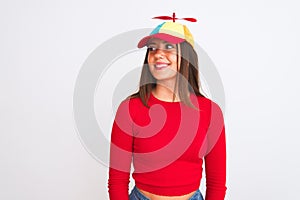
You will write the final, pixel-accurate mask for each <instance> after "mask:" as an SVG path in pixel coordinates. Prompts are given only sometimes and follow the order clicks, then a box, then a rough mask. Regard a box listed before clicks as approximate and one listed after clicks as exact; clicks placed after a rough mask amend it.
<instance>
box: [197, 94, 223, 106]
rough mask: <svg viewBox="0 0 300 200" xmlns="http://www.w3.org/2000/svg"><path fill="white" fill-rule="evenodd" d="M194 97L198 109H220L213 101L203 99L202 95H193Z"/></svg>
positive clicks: (206, 98)
mask: <svg viewBox="0 0 300 200" xmlns="http://www.w3.org/2000/svg"><path fill="white" fill-rule="evenodd" d="M194 96H195V97H196V98H197V100H198V104H199V106H200V107H202V108H203V107H207V108H208V109H212V108H214V109H220V106H219V105H218V103H216V102H215V101H214V100H212V99H210V98H208V97H205V96H203V95H195V94H194Z"/></svg>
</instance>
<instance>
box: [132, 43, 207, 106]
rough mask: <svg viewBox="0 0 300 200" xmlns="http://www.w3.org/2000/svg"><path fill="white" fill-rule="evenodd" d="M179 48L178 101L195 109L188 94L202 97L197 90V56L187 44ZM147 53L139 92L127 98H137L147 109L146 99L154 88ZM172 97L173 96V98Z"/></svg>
mask: <svg viewBox="0 0 300 200" xmlns="http://www.w3.org/2000/svg"><path fill="white" fill-rule="evenodd" d="M179 48H180V52H181V55H180V56H181V62H180V69H179V73H177V76H176V84H175V87H176V86H177V87H178V95H179V99H180V100H181V101H182V102H183V103H184V104H186V105H188V106H190V107H193V108H195V106H194V105H193V104H192V102H191V100H190V98H189V92H190V93H192V94H195V95H196V96H202V97H204V95H203V94H202V93H201V92H200V89H199V88H200V85H199V70H198V56H197V53H196V51H195V50H194V48H193V47H192V46H191V45H190V44H189V43H187V42H182V43H180V45H179ZM177 52H178V51H177ZM148 53H149V50H148V49H147V52H146V56H145V60H144V65H143V68H142V72H141V77H140V83H139V91H138V92H136V93H134V94H132V95H130V96H129V97H128V98H135V97H138V98H140V99H141V101H142V102H143V104H144V105H145V106H146V107H148V108H149V105H148V99H149V97H150V94H151V91H152V89H154V88H155V87H156V79H155V78H154V77H153V76H152V74H151V72H150V70H149V67H148ZM177 60H178V58H177ZM177 68H178V66H177ZM174 96H175V94H174V95H173V97H174ZM173 99H174V98H173Z"/></svg>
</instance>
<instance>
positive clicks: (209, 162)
mask: <svg viewBox="0 0 300 200" xmlns="http://www.w3.org/2000/svg"><path fill="white" fill-rule="evenodd" d="M207 142H208V149H207V154H206V156H205V157H204V159H205V173H206V195H205V200H224V198H225V192H226V189H227V188H226V140H225V126H224V119H223V114H222V111H221V109H220V107H219V106H218V105H217V104H216V103H214V102H212V103H211V119H210V126H209V128H208V131H207Z"/></svg>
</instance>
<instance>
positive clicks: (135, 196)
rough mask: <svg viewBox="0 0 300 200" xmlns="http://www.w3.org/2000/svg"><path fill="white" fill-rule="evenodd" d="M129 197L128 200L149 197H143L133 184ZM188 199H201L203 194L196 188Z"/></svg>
mask: <svg viewBox="0 0 300 200" xmlns="http://www.w3.org/2000/svg"><path fill="white" fill-rule="evenodd" d="M129 199H130V200H150V199H149V198H147V197H145V195H143V194H142V193H141V192H140V191H139V190H138V189H137V187H136V186H134V188H133V189H132V191H131V193H130V195H129ZM188 200H203V196H202V194H201V192H200V190H199V189H198V190H197V191H196V192H195V194H194V195H193V196H192V197H191V198H189V199H188Z"/></svg>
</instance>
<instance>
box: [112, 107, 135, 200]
mask: <svg viewBox="0 0 300 200" xmlns="http://www.w3.org/2000/svg"><path fill="white" fill-rule="evenodd" d="M132 126H133V123H132V120H131V117H130V114H129V101H124V102H122V103H121V104H120V106H119V108H118V110H117V113H116V116H115V119H114V122H113V126H112V132H111V144H110V163H109V178H108V192H109V198H110V200H120V199H122V200H129V196H128V184H129V178H130V167H131V161H132V143H133V135H132Z"/></svg>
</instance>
